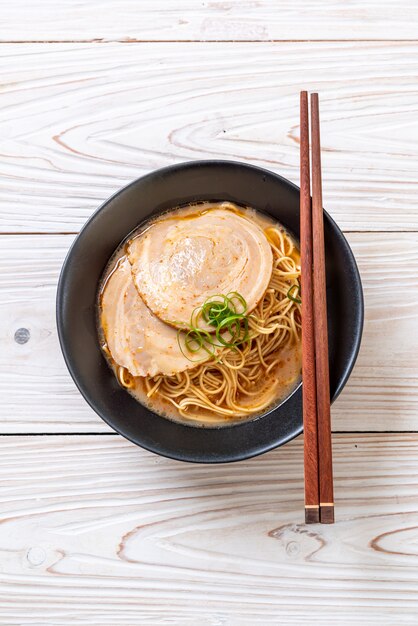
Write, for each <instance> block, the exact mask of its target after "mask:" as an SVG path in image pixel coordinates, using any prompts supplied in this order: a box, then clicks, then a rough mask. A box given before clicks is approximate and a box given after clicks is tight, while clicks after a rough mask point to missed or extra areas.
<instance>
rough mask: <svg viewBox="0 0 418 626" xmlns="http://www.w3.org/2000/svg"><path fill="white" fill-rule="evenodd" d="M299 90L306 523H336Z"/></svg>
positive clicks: (320, 272)
mask: <svg viewBox="0 0 418 626" xmlns="http://www.w3.org/2000/svg"><path fill="white" fill-rule="evenodd" d="M311 134H312V144H311V151H312V201H311V176H310V167H309V114H308V94H307V92H306V91H302V92H301V94H300V242H301V285H302V290H301V295H302V377H303V385H302V390H303V428H304V468H305V522H306V523H307V524H312V523H315V522H322V523H323V524H331V523H333V522H334V489H333V477H332V449H331V414H330V392H329V366H328V329H327V302H326V282H325V249H324V220H323V208H322V177H321V147H320V134H319V102H318V94H317V93H313V94H311Z"/></svg>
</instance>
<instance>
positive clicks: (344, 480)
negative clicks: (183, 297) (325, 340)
mask: <svg viewBox="0 0 418 626" xmlns="http://www.w3.org/2000/svg"><path fill="white" fill-rule="evenodd" d="M334 454H335V488H336V513H337V522H336V524H335V525H332V526H324V525H314V526H305V524H303V523H302V520H303V478H302V468H303V463H302V457H303V450H302V440H301V438H300V439H298V440H296V441H294V442H292V443H290V444H288V445H286V446H285V447H283V448H282V449H280V450H277V451H275V452H273V453H269V454H267V455H264V456H262V457H259V458H258V459H253V460H250V461H246V462H241V463H237V464H232V465H222V466H217V467H215V466H213V467H207V466H196V465H189V464H182V463H178V462H174V461H170V460H168V459H162V458H159V457H157V456H154V455H152V454H150V453H147V452H144V451H142V450H141V449H139V448H136V447H135V446H133V445H132V444H130V443H128V442H127V441H124V440H123V439H122V438H119V437H116V436H115V437H114V436H111V437H103V436H102V437H101V436H95V437H86V436H81V437H62V436H61V437H55V436H51V437H26V438H23V437H3V438H1V439H0V477H1V490H0V502H1V511H2V523H1V524H0V560H1V567H2V572H1V576H0V623H2V624H5V625H6V624H7V626H11V625H19V626H23V625H25V626H26V625H29V624H31V625H33V624H36V625H41V624H42V626H48V625H51V626H73V625H74V624H83V625H92V626H93V625H94V626H96V625H98V624H100V625H102V624H103V625H104V624H109V625H111V626H114V625H115V624H120V625H121V626H125V625H128V624H129V625H132V626H140V625H146V626H149V625H150V624H154V625H158V626H163V625H166V624H175V625H177V624H178V625H180V624H181V625H183V624H187V625H190V626H197V625H198V624H199V626H200V624H203V625H204V626H230V625H237V626H240V625H241V624H243V625H244V626H250V625H252V624H257V625H260V626H261V625H263V626H265V625H266V624H274V625H276V624H277V625H279V624H283V623H286V624H302V623H304V622H305V620H306V619H308V618H309V619H311V620H312V619H313V620H315V621H316V622H317V623H319V624H349V623H352V621H353V620H356V621H357V623H359V624H361V625H362V626H363V625H366V626H367V625H376V624H383V625H387V626H393V624H397V625H398V624H414V623H415V621H416V619H415V618H416V615H417V613H418V584H417V571H418V552H417V539H418V535H417V528H418V510H417V498H416V485H417V483H418V462H417V458H418V436H417V435H411V434H402V435H391V436H387V435H355V434H352V435H336V436H335V437H334ZM414 620H415V621H414Z"/></svg>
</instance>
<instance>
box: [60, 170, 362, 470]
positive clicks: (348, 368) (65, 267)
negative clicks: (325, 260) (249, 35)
mask: <svg viewBox="0 0 418 626" xmlns="http://www.w3.org/2000/svg"><path fill="white" fill-rule="evenodd" d="M225 166H226V167H237V166H238V167H243V168H248V169H251V170H253V171H256V172H258V173H259V174H261V175H267V176H269V177H273V178H276V179H278V180H279V181H280V183H281V184H283V185H285V186H287V187H288V188H290V189H292V190H293V191H295V192H296V193H298V194H299V193H300V188H299V187H298V186H297V185H296V184H295V183H293V182H292V181H290V180H289V179H287V178H285V177H284V176H282V175H280V174H277V173H276V172H273V171H271V170H268V169H266V168H263V167H260V166H257V165H253V164H251V163H246V162H242V161H235V160H232V159H201V160H191V161H182V162H179V163H174V164H172V165H168V166H165V167H162V168H157V169H154V170H152V171H150V172H148V173H146V174H144V175H142V176H139V177H138V178H135V179H134V180H132V181H131V182H130V183H128V184H127V185H125V186H123V187H121V188H120V189H118V190H117V191H115V192H114V193H113V194H112V195H110V196H109V197H107V198H106V199H105V200H104V201H103V202H102V203H101V204H100V205H99V206H98V208H97V209H96V210H95V211H94V212H93V214H92V215H91V216H90V217H89V218H88V219H87V220H86V222H85V223H84V224H83V226H82V227H81V229H80V230H79V232H78V233H77V234H76V235H75V238H74V241H73V242H72V243H71V245H70V247H69V249H68V252H67V254H66V256H65V258H64V261H63V263H62V267H61V271H60V275H59V279H58V283H57V291H56V307H55V314H56V325H57V331H58V339H59V344H60V348H61V352H62V355H63V357H64V361H65V364H66V366H67V369H68V371H69V373H70V375H71V377H72V379H73V381H74V383H75V385H76V387H77V389H78V391H79V392H80V394H81V396H82V397H83V398H84V400H85V401H86V402H87V404H88V405H89V406H90V407H91V408H92V409H93V411H94V412H95V413H96V414H98V415H99V417H100V418H101V419H102V420H103V421H104V422H105V423H106V424H107V425H108V426H110V428H111V429H112V430H113V431H114V432H115V433H117V434H119V435H121V436H123V437H124V438H126V439H128V440H129V441H131V442H132V443H134V444H135V445H137V446H139V447H141V448H143V449H145V450H147V451H149V452H153V453H154V454H158V455H159V456H163V457H165V458H169V459H172V460H178V461H183V462H190V463H199V464H219V463H232V462H237V461H241V460H245V459H250V458H254V457H256V456H259V455H261V454H264V453H265V452H268V451H270V450H273V449H275V448H277V447H281V446H282V445H285V444H286V443H288V442H289V441H292V440H293V439H295V438H296V437H298V436H299V435H301V434H302V433H303V423H302V425H301V426H297V427H295V428H294V429H293V430H292V431H291V432H290V433H289V434H288V435H287V436H283V437H282V438H281V439H280V442H279V443H277V441H276V440H275V439H272V440H271V441H270V442H269V443H267V444H265V445H260V446H259V447H257V448H256V449H253V450H251V451H250V452H248V451H241V452H240V453H237V454H234V455H231V456H230V458H223V459H221V460H219V459H210V458H208V459H205V460H203V461H202V460H201V459H199V458H195V459H194V458H190V457H184V458H183V457H182V455H181V454H175V453H173V454H170V453H167V452H165V451H164V452H162V451H161V450H157V449H156V448H153V447H152V446H149V445H146V444H144V443H143V442H141V443H139V442H138V441H135V439H134V437H132V436H130V435H129V434H126V433H124V432H122V431H121V430H120V429H117V428H116V427H115V426H114V424H112V420H111V419H109V418H108V417H107V416H106V414H105V413H104V412H102V411H101V410H99V408H98V407H97V405H96V404H95V402H94V400H93V399H92V398H91V397H90V394H89V393H86V392H85V390H84V389H83V385H82V381H80V380H79V377H78V376H77V374H76V372H75V368H74V367H73V363H72V361H71V359H70V356H69V349H68V348H67V345H66V338H65V330H64V320H63V317H62V310H63V307H62V303H63V300H64V297H65V282H66V279H67V275H68V273H69V272H70V271H71V267H70V261H71V257H72V254H73V250H74V248H75V247H76V245H77V242H78V240H79V238H80V236H81V235H82V234H83V233H84V232H85V231H86V230H87V229H89V228H91V227H92V226H94V223H95V221H96V219H97V218H98V216H99V214H100V213H101V211H102V210H103V209H104V208H105V207H106V206H107V205H108V204H109V203H111V202H113V201H114V200H115V199H117V198H118V196H120V195H122V194H123V193H125V192H126V191H127V190H129V189H131V188H133V187H135V186H136V185H137V184H138V182H140V181H141V182H142V181H146V180H152V179H153V178H155V177H156V176H159V175H164V174H173V173H176V172H179V171H182V170H185V169H194V168H199V167H215V168H216V167H225ZM324 214H325V216H326V219H327V220H328V221H329V223H330V225H331V226H332V227H333V228H335V229H336V230H337V231H338V232H339V235H340V236H341V239H342V241H343V243H344V244H345V246H346V248H347V249H348V251H349V252H350V255H351V260H352V263H353V270H354V273H355V282H356V286H357V288H358V296H359V304H358V321H357V325H356V328H355V343H354V346H353V349H352V350H351V353H350V357H349V358H348V359H347V362H346V363H345V366H344V372H343V374H342V375H341V378H340V380H339V383H338V385H337V387H336V389H335V391H334V393H333V396H332V398H331V403H333V402H334V401H335V400H336V399H337V398H338V396H339V395H340V393H341V391H342V390H343V388H344V387H345V385H346V383H347V381H348V379H349V377H350V375H351V373H352V371H353V368H354V365H355V363H356V360H357V357H358V354H359V351H360V346H361V341H362V336H363V330H364V293H363V285H362V281H361V275H360V272H359V269H358V265H357V261H356V259H355V256H354V253H353V252H352V250H351V247H350V244H349V243H348V241H347V238H346V237H345V235H344V233H343V232H342V230H341V229H340V227H339V226H338V225H337V223H336V221H335V220H334V219H333V218H332V217H331V215H330V214H329V213H328V212H327V211H326V210H325V209H324ZM150 217H151V214H150V215H149V216H147V217H146V218H144V221H146V220H147V219H150ZM118 245H119V244H118ZM116 247H117V246H116ZM115 249H116V248H115ZM109 258H110V257H109ZM302 384H303V381H302V379H301V380H300V381H299V383H298V384H297V385H296V386H295V388H294V389H293V390H292V391H291V392H290V394H289V395H287V396H286V397H285V398H284V399H283V401H281V402H280V403H279V405H277V406H275V407H273V408H272V409H271V410H269V411H267V413H264V414H263V415H267V414H268V413H270V412H272V411H274V410H276V409H277V408H279V406H281V405H283V404H285V403H286V402H287V401H288V400H289V399H290V398H291V397H292V396H293V395H294V394H295V393H296V392H297V391H298V390H299V389H300V388H301V386H302ZM142 406H143V405H142ZM145 409H146V410H148V411H150V412H153V411H152V409H150V408H149V407H145ZM157 415H158V414H157ZM263 415H261V416H258V417H256V418H254V419H252V420H245V421H243V422H235V423H232V424H227V425H224V426H221V427H220V428H219V430H226V429H232V428H239V426H240V424H244V423H248V422H256V421H257V420H258V419H260V418H262V417H263ZM163 419H166V418H163ZM181 425H182V426H184V427H186V428H197V427H196V426H192V425H188V424H186V423H185V424H183V423H182V424H181ZM199 429H202V430H204V427H203V428H202V427H199Z"/></svg>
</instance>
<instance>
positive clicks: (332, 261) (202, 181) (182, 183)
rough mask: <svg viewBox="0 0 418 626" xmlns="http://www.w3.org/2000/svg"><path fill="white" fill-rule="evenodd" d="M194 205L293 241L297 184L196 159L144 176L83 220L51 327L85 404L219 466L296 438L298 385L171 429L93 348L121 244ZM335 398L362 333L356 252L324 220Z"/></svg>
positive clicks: (166, 447)
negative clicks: (241, 414)
mask: <svg viewBox="0 0 418 626" xmlns="http://www.w3.org/2000/svg"><path fill="white" fill-rule="evenodd" d="M199 200H230V201H232V202H236V203H237V204H242V205H248V206H251V207H254V208H256V209H258V210H260V211H264V212H266V213H269V214H270V215H271V216H273V217H274V218H276V219H277V220H278V221H280V222H281V223H282V224H283V225H284V226H285V227H286V228H288V229H289V231H290V232H292V233H293V234H294V235H295V236H296V237H298V235H299V188H298V187H296V186H295V185H293V184H292V183H290V182H289V181H288V180H286V179H284V178H281V177H280V176H278V175H277V174H273V173H272V172H269V171H268V170H263V169H260V168H257V167H252V166H250V165H244V164H242V163H235V162H232V161H195V162H191V163H182V164H179V165H174V166H172V167H167V168H164V169H161V170H157V171H155V172H153V173H151V174H148V175H147V176H143V177H142V178H139V179H138V180H136V181H134V182H133V183H131V184H130V185H128V186H127V187H124V188H123V189H121V190H120V191H119V192H118V193H116V194H115V195H114V196H112V197H111V198H110V199H109V200H107V201H106V202H105V203H104V204H103V205H102V206H101V207H100V208H99V209H98V210H97V211H96V213H95V214H94V215H93V216H92V217H91V218H90V219H89V221H88V222H87V224H86V225H85V226H84V228H83V229H82V230H81V232H80V234H79V235H78V237H77V238H76V240H75V242H74V244H73V245H72V247H71V249H70V251H69V253H68V255H67V258H66V259H65V262H64V265H63V268H62V272H61V276H60V280H59V284H58V293H57V326H58V334H59V339H60V343H61V348H62V351H63V354H64V358H65V361H66V363H67V366H68V369H69V370H70V373H71V375H72V377H73V379H74V381H75V383H76V385H77V387H78V388H79V390H80V392H81V393H82V395H83V396H84V398H85V399H86V400H87V402H88V403H89V404H90V406H91V407H92V408H93V409H94V410H95V411H96V413H98V415H100V417H102V418H103V419H104V421H105V422H107V423H108V424H109V425H110V426H111V427H112V428H114V429H115V430H116V431H117V432H118V433H120V434H121V435H123V436H124V437H127V438H128V439H130V440H131V441H133V442H134V443H136V444H138V445H140V446H142V447H143V448H146V449H147V450H151V451H152V452H156V453H158V454H162V455H163V456H167V457H171V458H174V459H179V460H182V461H194V462H200V463H224V462H226V461H238V460H240V459H246V458H248V457H251V456H255V455H257V454H261V453H262V452H266V451H267V450H271V449H272V448H275V447H277V446H280V445H283V444H284V443H286V442H287V441H289V440H290V439H293V438H294V437H296V436H297V435H299V434H300V433H301V432H302V393H301V385H299V386H298V388H297V389H296V390H295V391H294V392H293V393H292V394H291V395H290V396H289V397H288V398H287V399H286V400H285V401H284V402H282V403H281V405H280V406H278V407H277V408H275V409H274V410H272V411H270V412H269V413H267V414H265V415H263V416H261V417H259V418H257V419H253V420H251V421H247V422H239V423H236V424H232V425H230V426H224V427H220V428H203V427H196V426H188V425H185V424H180V423H175V422H172V421H170V420H168V419H165V418H163V417H160V416H158V415H156V414H155V413H153V412H152V411H150V410H149V409H147V408H145V407H143V406H142V405H141V404H139V403H138V402H137V401H136V400H134V399H133V398H132V397H131V396H130V395H129V394H128V393H127V392H126V391H125V390H123V389H122V388H121V387H120V386H119V384H118V383H117V381H116V378H115V376H114V374H113V373H112V371H111V370H110V368H109V367H108V365H107V363H106V361H105V359H104V357H103V354H102V352H101V350H100V347H99V342H98V335H97V329H96V294H97V287H98V283H99V280H100V277H101V275H102V272H103V270H104V268H105V266H106V264H107V262H108V260H109V258H110V256H111V255H112V253H113V252H114V250H115V249H116V248H117V246H118V244H119V243H120V242H121V241H122V240H123V239H124V238H125V237H126V235H127V234H128V233H129V232H130V231H131V230H132V229H134V228H135V227H136V226H137V225H138V224H139V223H140V222H142V221H144V220H145V219H147V218H149V217H150V216H151V215H154V214H156V213H158V212H161V211H164V210H166V209H170V208H172V207H175V206H179V205H182V204H185V203H188V202H196V201H199ZM325 245H326V266H327V297H328V324H329V360H330V388H331V399H332V400H335V398H336V397H337V396H338V394H339V393H340V391H341V390H342V388H343V387H344V385H345V383H346V381H347V379H348V377H349V375H350V372H351V370H352V368H353V365H354V362H355V360H356V357H357V353H358V350H359V347H360V340H361V334H362V329H363V308H364V307H363V294H362V287H361V281H360V276H359V273H358V270H357V266H356V262H355V260H354V257H353V253H352V252H351V249H350V247H349V245H348V243H347V241H346V239H345V238H344V235H343V234H342V232H341V231H340V229H339V228H338V226H337V225H336V224H335V222H334V221H333V220H332V219H331V218H330V216H329V215H328V214H325Z"/></svg>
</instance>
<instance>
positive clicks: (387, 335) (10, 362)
mask: <svg viewBox="0 0 418 626" xmlns="http://www.w3.org/2000/svg"><path fill="white" fill-rule="evenodd" d="M72 240H73V237H72V236H63V235H61V236H58V235H38V236H35V235H16V236H10V235H9V236H3V237H0V337H1V340H2V351H1V352H0V367H1V370H2V376H1V378H0V432H2V433H30V432H32V433H42V432H69V433H71V432H105V431H106V432H109V429H108V427H107V426H106V425H105V424H104V423H103V422H102V420H101V419H99V418H98V417H97V416H96V415H95V413H94V412H93V411H92V410H91V409H90V408H89V407H88V406H87V404H86V403H85V402H84V400H83V399H82V398H81V396H80V394H79V393H78V391H77V389H76V388H75V386H74V384H73V382H72V380H71V378H70V376H69V374H68V373H67V370H66V367H65V364H64V361H63V358H62V356H61V353H60V349H59V345H58V339H57V334H56V329H55V291H56V283H57V280H58V274H59V270H60V267H61V264H62V261H63V259H64V256H65V254H66V251H67V249H68V247H69V246H70V243H71V241H72ZM349 242H350V244H351V246H352V248H353V250H354V253H355V255H356V258H357V260H358V263H359V267H360V272H361V274H362V278H363V283H364V290H365V301H366V322H365V330H364V336H363V343H362V348H361V351H360V356H359V359H358V362H357V365H356V367H355V369H354V372H353V374H352V376H351V379H350V381H349V383H348V385H347V387H346V389H345V390H344V391H343V393H342V395H341V396H340V398H339V399H338V400H337V402H336V403H335V404H334V406H333V411H332V413H333V427H334V430H337V431H338V430H342V431H347V430H360V431H369V430H371V431H375V430H376V431H379V430H401V431H405V430H417V421H416V417H417V413H418V331H417V329H418V324H417V320H418V300H417V294H418V289H417V287H418V233H400V234H396V233H374V234H368V233H351V234H350V235H349ZM20 328H23V329H29V331H30V339H29V341H28V342H27V343H17V342H16V341H15V338H14V337H15V333H16V331H17V330H18V329H20ZM22 332H23V334H22V333H21V336H18V337H17V338H18V339H21V338H22V339H24V338H25V335H24V331H22Z"/></svg>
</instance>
